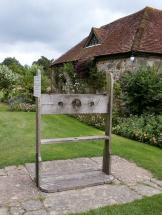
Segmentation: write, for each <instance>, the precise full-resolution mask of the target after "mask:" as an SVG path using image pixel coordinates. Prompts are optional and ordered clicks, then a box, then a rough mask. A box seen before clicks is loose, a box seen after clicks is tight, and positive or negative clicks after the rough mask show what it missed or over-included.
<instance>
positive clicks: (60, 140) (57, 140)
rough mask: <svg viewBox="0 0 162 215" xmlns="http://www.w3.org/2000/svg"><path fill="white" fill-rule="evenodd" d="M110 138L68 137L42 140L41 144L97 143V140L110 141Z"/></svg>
mask: <svg viewBox="0 0 162 215" xmlns="http://www.w3.org/2000/svg"><path fill="white" fill-rule="evenodd" d="M108 139H109V137H108V136H87V137H85V136H84V137H66V138H54V139H42V140H41V144H57V143H65V142H66V143H71V142H80V141H96V140H108Z"/></svg>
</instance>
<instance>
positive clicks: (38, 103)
mask: <svg viewBox="0 0 162 215" xmlns="http://www.w3.org/2000/svg"><path fill="white" fill-rule="evenodd" d="M37 76H40V81H41V73H40V71H39V70H38V72H37ZM38 91H39V90H38ZM38 94H39V93H38ZM40 94H41V92H40ZM40 106H41V96H39V95H37V96H36V155H35V159H36V163H35V164H36V165H35V169H36V175H35V179H36V185H37V187H40V161H41V155H40V144H41V135H40V124H41V114H40Z"/></svg>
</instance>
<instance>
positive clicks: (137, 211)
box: [73, 195, 162, 215]
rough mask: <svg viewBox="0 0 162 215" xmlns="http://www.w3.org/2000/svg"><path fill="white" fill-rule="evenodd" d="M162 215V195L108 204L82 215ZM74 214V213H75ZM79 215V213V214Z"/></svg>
mask: <svg viewBox="0 0 162 215" xmlns="http://www.w3.org/2000/svg"><path fill="white" fill-rule="evenodd" d="M81 214H82V215H162V195H156V196H153V197H147V198H144V199H142V200H137V201H134V202H131V203H127V204H122V205H113V206H107V207H104V208H99V209H96V210H92V211H89V212H87V213H80V215H81ZM73 215H74V214H73ZM78 215H79V214H78Z"/></svg>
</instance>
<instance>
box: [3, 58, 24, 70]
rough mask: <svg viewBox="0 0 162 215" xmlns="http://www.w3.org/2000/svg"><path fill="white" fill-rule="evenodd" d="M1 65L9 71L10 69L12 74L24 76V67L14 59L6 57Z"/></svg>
mask: <svg viewBox="0 0 162 215" xmlns="http://www.w3.org/2000/svg"><path fill="white" fill-rule="evenodd" d="M2 65H6V66H7V67H8V68H9V69H11V70H12V71H13V72H14V73H17V74H24V72H25V70H24V67H23V66H22V65H21V64H20V62H19V61H18V60H17V59H16V58H15V57H13V58H12V57H7V58H5V59H4V61H3V62H2Z"/></svg>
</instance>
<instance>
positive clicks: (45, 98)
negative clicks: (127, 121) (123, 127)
mask: <svg viewBox="0 0 162 215" xmlns="http://www.w3.org/2000/svg"><path fill="white" fill-rule="evenodd" d="M37 75H40V73H38V74H37ZM106 80H107V93H106V94H102V95H99V94H51V95H47V94H43V95H41V96H40V97H36V163H35V170H36V174H35V180H36V186H37V187H38V188H39V189H40V190H42V191H44V192H52V191H50V190H45V189H43V188H42V187H41V185H40V162H41V144H56V143H57V144H58V143H59V144H61V143H65V142H66V143H69V142H79V141H88V140H92V141H95V140H105V146H104V151H103V168H102V171H103V172H104V173H105V174H107V175H110V174H111V127H112V102H113V78H112V74H111V73H107V74H106ZM80 113H88V114H89V113H106V121H105V135H104V136H87V137H67V138H53V139H41V115H44V114H80Z"/></svg>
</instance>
